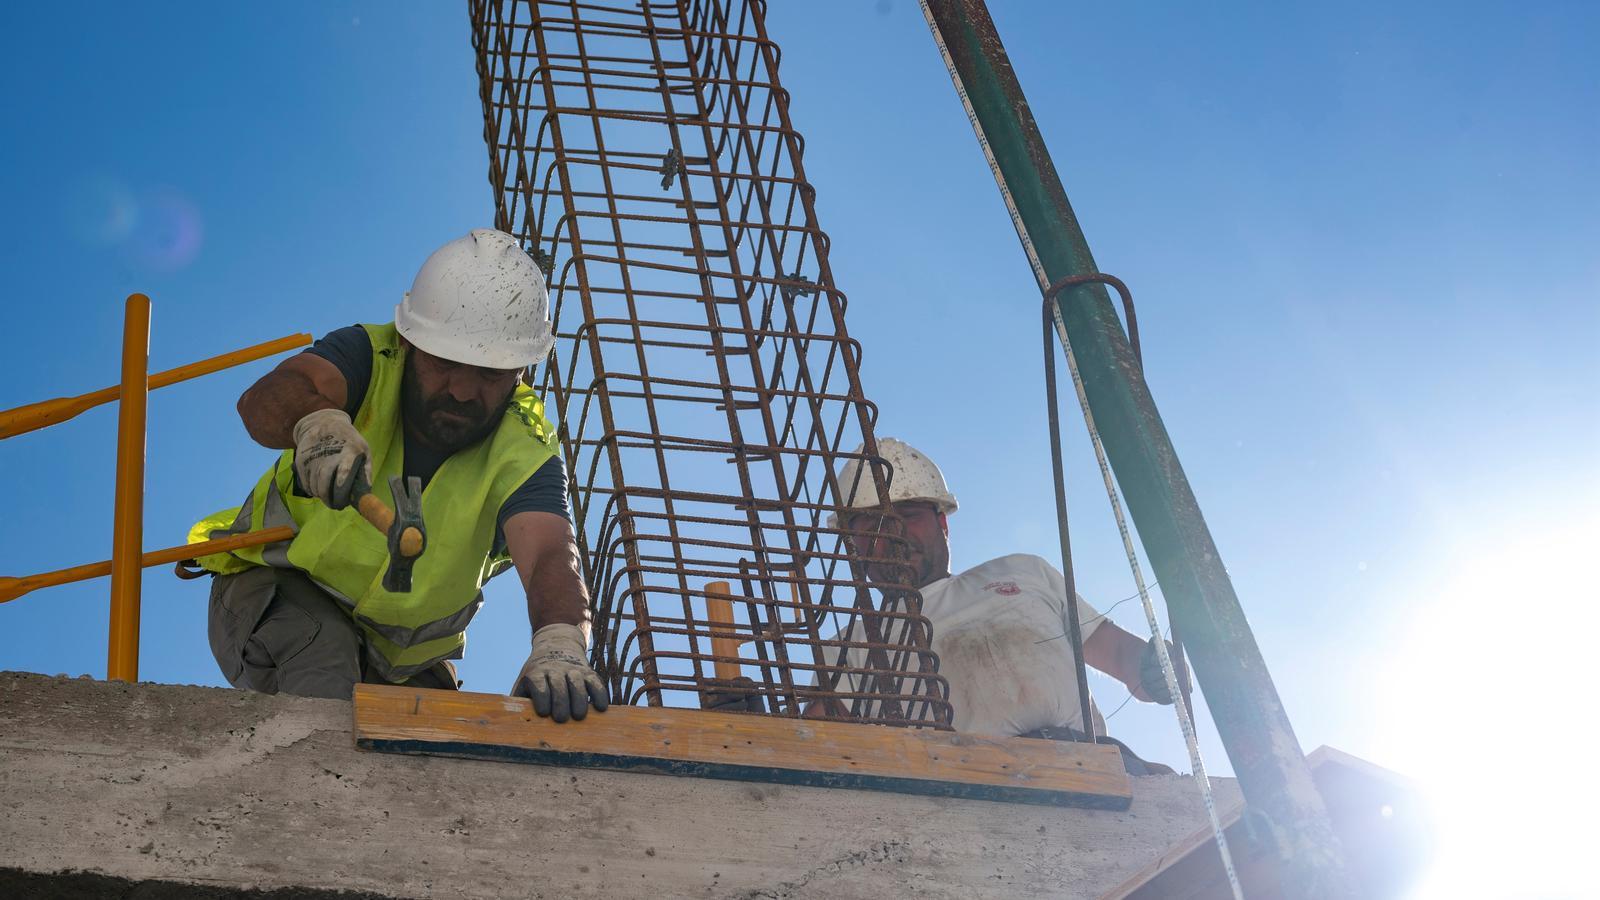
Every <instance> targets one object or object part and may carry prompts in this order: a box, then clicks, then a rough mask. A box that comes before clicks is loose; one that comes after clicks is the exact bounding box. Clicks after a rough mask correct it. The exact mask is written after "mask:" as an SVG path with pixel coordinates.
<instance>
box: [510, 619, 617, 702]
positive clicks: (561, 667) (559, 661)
mask: <svg viewBox="0 0 1600 900" xmlns="http://www.w3.org/2000/svg"><path fill="white" fill-rule="evenodd" d="M584 656H585V653H584V640H583V630H582V629H580V628H579V627H578V626H576V625H546V626H544V627H543V628H541V629H539V630H538V631H535V632H534V633H533V652H532V653H530V654H528V661H527V662H525V663H523V664H522V674H521V675H518V676H517V683H516V684H515V685H514V686H512V688H511V694H512V696H514V697H527V698H528V699H530V700H532V701H533V711H534V712H536V713H538V714H539V715H541V716H549V717H550V718H552V719H554V720H556V721H557V722H565V721H566V720H567V719H568V718H569V717H570V718H573V719H582V718H583V717H584V716H587V715H588V714H589V707H590V706H593V707H594V709H595V712H605V711H606V703H607V698H606V684H605V682H604V681H601V680H600V676H599V675H596V674H595V673H594V670H593V669H591V668H589V662H588V660H586V659H585V658H584Z"/></svg>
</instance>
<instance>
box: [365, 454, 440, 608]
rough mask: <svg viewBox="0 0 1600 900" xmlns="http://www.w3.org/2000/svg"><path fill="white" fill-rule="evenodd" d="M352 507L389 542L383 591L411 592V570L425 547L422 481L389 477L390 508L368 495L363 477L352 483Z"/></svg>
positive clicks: (426, 539)
mask: <svg viewBox="0 0 1600 900" xmlns="http://www.w3.org/2000/svg"><path fill="white" fill-rule="evenodd" d="M355 487H356V499H355V507H356V510H357V511H358V512H360V513H361V517H362V518H364V519H366V520H367V521H368V522H371V523H372V526H373V527H374V528H376V529H378V530H379V531H381V532H383V533H384V536H385V537H387V538H388V539H389V568H388V570H387V571H385V572H384V573H383V589H384V590H386V591H389V592H391V593H395V594H407V593H410V592H411V567H412V565H414V564H415V563H416V561H417V557H419V556H421V555H422V551H423V549H424V548H426V547H427V546H428V532H427V529H426V528H424V527H423V524H422V479H421V478H418V477H416V476H415V475H413V476H411V477H410V478H406V479H401V477H400V476H399V475H391V476H389V492H390V493H391V494H393V495H394V506H395V508H394V509H392V510H391V509H390V508H389V507H388V505H387V504H385V503H384V502H383V501H382V500H379V499H378V498H377V496H376V495H375V494H373V493H372V485H370V484H368V483H367V481H366V479H365V478H360V477H359V476H358V480H357V481H356V485H355Z"/></svg>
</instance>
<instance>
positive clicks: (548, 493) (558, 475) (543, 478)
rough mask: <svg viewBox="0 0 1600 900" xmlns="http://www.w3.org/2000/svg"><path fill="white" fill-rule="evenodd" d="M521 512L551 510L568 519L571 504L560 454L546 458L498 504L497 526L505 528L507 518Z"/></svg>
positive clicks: (564, 468) (570, 514)
mask: <svg viewBox="0 0 1600 900" xmlns="http://www.w3.org/2000/svg"><path fill="white" fill-rule="evenodd" d="M525 512H547V513H554V514H556V515H558V516H560V517H562V518H563V519H566V520H567V521H568V522H571V521H572V507H571V506H570V505H568V503H567V464H566V461H565V460H563V459H562V458H561V454H559V453H557V454H556V455H554V456H552V457H550V459H549V460H547V461H546V462H545V464H544V465H542V466H540V467H539V468H538V470H537V471H535V472H534V473H533V474H532V475H530V476H528V480H527V481H524V482H523V483H522V487H519V488H517V489H516V490H515V491H512V492H511V496H510V497H507V498H506V502H505V503H502V504H501V505H500V520H499V525H500V527H501V528H504V527H505V524H506V520H507V519H509V518H511V517H512V516H514V515H516V514H517V513H525Z"/></svg>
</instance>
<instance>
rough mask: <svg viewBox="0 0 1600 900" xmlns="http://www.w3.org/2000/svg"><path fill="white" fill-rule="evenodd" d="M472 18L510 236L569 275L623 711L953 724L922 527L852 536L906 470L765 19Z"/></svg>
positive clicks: (657, 14)
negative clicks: (928, 593) (871, 502)
mask: <svg viewBox="0 0 1600 900" xmlns="http://www.w3.org/2000/svg"><path fill="white" fill-rule="evenodd" d="M469 6H470V10H471V17H472V33H473V46H474V49H475V50H476V54H477V67H478V76H479V90H480V96H481V100H482V102H483V109H484V138H485V141H486V143H487V145H488V148H489V180H490V182H491V184H492V185H493V187H494V193H495V207H496V227H498V228H500V229H502V230H504V231H507V232H509V233H512V234H515V235H516V236H517V237H518V238H519V239H521V240H522V242H523V245H524V247H526V248H528V249H529V251H530V252H531V253H532V254H533V255H534V257H535V259H537V260H538V261H539V262H540V264H541V267H543V268H544V269H545V270H546V272H547V278H548V281H549V284H550V296H551V304H552V311H553V312H552V319H553V321H554V324H555V327H556V333H557V342H556V348H555V351H554V352H553V354H552V355H551V358H550V360H549V361H548V363H547V364H546V365H545V366H544V367H543V369H542V371H540V372H539V373H538V375H537V377H536V386H537V387H538V389H539V390H540V392H541V393H542V394H543V395H544V396H545V398H546V401H547V403H548V404H549V405H550V409H549V412H550V414H551V418H552V419H553V420H554V421H556V422H557V423H558V425H559V427H560V430H561V437H562V442H563V447H564V453H565V455H566V462H567V466H568V472H569V477H570V479H571V480H570V488H571V496H572V501H573V512H574V522H575V527H576V531H577V534H578V540H579V543H580V547H581V549H582V550H583V552H584V559H585V561H586V562H585V566H586V570H587V571H586V576H587V580H588V585H589V590H590V594H591V598H592V599H591V603H592V607H591V613H592V616H593V622H594V641H593V651H592V654H593V663H594V665H595V668H596V670H597V671H598V672H600V673H601V674H602V676H603V677H605V678H606V679H607V681H608V683H609V685H610V689H611V692H612V696H613V700H614V701H616V702H623V703H641V702H643V703H648V704H651V705H661V704H668V705H699V706H705V707H714V708H723V709H737V710H745V711H753V712H765V713H769V714H778V715H790V716H798V715H802V714H803V715H808V716H816V717H827V718H848V719H852V720H864V721H871V722H879V723H888V724H916V725H923V726H932V727H939V728H948V727H949V722H950V705H949V701H948V686H947V685H946V684H945V682H944V679H943V678H942V677H940V676H939V675H938V674H937V670H938V660H937V657H936V656H935V655H934V654H933V652H932V651H931V650H930V649H929V641H930V638H931V631H930V628H929V626H928V623H927V620H926V619H924V618H923V617H922V615H921V613H920V609H921V600H920V598H919V597H918V595H917V594H916V592H915V591H914V590H912V589H911V586H910V585H908V584H906V583H905V582H907V581H909V580H910V578H909V571H908V570H906V569H904V568H903V567H895V566H893V562H894V561H895V560H897V559H901V558H903V553H904V545H903V543H901V542H899V541H898V540H897V539H895V538H894V537H893V532H894V530H895V528H894V526H895V524H896V523H894V522H892V521H889V522H886V523H884V524H885V526H886V527H885V530H886V531H889V532H890V533H891V534H890V536H889V539H888V540H879V541H865V542H861V541H858V542H856V546H855V547H854V550H859V549H861V545H862V544H863V543H864V544H865V545H866V546H867V547H868V548H871V550H870V552H873V553H878V554H880V556H879V557H878V558H876V559H874V560H869V559H867V558H865V557H863V556H861V555H860V554H859V553H856V552H854V551H853V549H852V546H851V545H849V544H848V543H847V542H846V541H845V540H844V537H845V535H846V532H845V531H844V530H843V529H842V528H841V527H836V525H835V523H834V522H833V515H834V514H835V513H837V512H838V511H839V507H840V497H841V496H842V495H843V496H854V493H853V492H854V491H856V490H859V491H862V492H865V493H864V496H869V497H870V496H874V495H875V496H876V498H877V500H878V502H880V503H883V502H885V501H887V499H888V496H889V494H888V483H889V481H890V479H892V477H893V473H892V472H891V471H889V468H888V466H887V465H886V464H885V463H884V462H883V461H882V460H881V459H879V458H878V457H877V455H876V452H877V451H876V444H875V441H874V438H873V430H872V424H873V419H874V418H875V416H876V409H875V407H873V406H872V404H871V403H869V402H868V401H867V400H866V398H865V397H864V396H863V394H862V391H861V385H860V379H859V377H858V366H859V362H860V348H859V346H858V345H857V344H856V342H854V341H852V340H851V339H850V338H849V336H848V334H847V332H846V330H845V325H844V312H845V307H846V299H845V296H844V294H842V293H840V292H839V291H838V290H837V289H836V288H835V286H834V282H833V276H832V273H831V271H830V270H829V267H828V258H827V249H828V239H827V236H826V234H824V233H823V231H822V230H821V229H820V227H819V226H818V224H817V217H816V211H815V209H814V208H813V199H814V196H815V192H814V190H813V188H812V187H811V185H810V184H808V183H807V182H806V180H805V173H804V169H803V168H802V166H801V150H802V148H803V146H804V141H803V139H802V137H801V136H800V135H799V134H798V133H797V132H796V131H795V130H794V127H793V125H792V123H791V122H790V119H789V108H788V94H787V93H786V92H785V91H784V90H783V88H782V87H781V86H780V85H779V82H778V62H779V58H780V51H779V49H778V47H777V46H776V45H775V44H774V43H773V42H772V41H771V40H770V39H769V38H768V36H767V34H766V27H765V21H764V11H765V5H764V4H763V3H761V2H758V0H676V2H658V3H650V2H643V3H636V4H634V5H631V6H624V5H606V4H600V3H579V2H576V0H469ZM858 448H859V449H858ZM850 459H860V460H863V461H864V462H863V463H862V464H861V465H859V466H857V467H855V468H856V471H857V477H856V478H855V484H852V485H844V486H843V487H844V489H845V490H844V493H843V494H841V484H840V483H839V480H838V479H839V475H838V472H839V471H840V468H841V466H843V465H844V464H845V462H846V461H848V460H850ZM889 518H890V519H892V516H890V517H889ZM869 562H871V563H873V564H874V565H875V568H874V571H876V572H878V574H879V576H880V582H878V583H875V584H874V585H873V588H875V589H876V594H877V595H878V597H879V599H878V600H877V601H875V600H874V596H875V592H874V590H873V589H869V582H868V580H867V577H866V572H867V568H868V563H869ZM886 569H887V570H888V571H890V572H892V573H894V572H897V573H899V574H897V575H894V574H892V575H891V576H890V577H889V581H890V582H891V583H888V584H885V583H882V581H881V578H882V573H883V571H885V570H886Z"/></svg>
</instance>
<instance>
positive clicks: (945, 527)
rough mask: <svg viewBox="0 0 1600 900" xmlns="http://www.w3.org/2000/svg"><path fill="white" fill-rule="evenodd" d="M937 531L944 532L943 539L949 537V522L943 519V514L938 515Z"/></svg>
mask: <svg viewBox="0 0 1600 900" xmlns="http://www.w3.org/2000/svg"><path fill="white" fill-rule="evenodd" d="M939 530H940V531H942V532H944V536H945V537H949V536H950V520H949V519H947V518H945V515H944V513H939Z"/></svg>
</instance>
